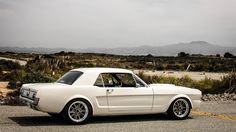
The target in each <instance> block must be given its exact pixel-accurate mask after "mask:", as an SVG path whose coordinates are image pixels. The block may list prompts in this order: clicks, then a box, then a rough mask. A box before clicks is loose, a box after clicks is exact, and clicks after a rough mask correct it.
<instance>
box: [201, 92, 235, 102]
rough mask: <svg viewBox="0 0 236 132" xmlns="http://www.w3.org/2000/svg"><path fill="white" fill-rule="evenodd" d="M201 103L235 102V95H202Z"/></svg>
mask: <svg viewBox="0 0 236 132" xmlns="http://www.w3.org/2000/svg"><path fill="white" fill-rule="evenodd" d="M202 101H236V94H235V93H232V94H229V93H223V94H204V95H202Z"/></svg>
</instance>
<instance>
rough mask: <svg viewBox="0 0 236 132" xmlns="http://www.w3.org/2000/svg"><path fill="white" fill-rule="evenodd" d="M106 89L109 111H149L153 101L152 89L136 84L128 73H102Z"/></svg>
mask: <svg viewBox="0 0 236 132" xmlns="http://www.w3.org/2000/svg"><path fill="white" fill-rule="evenodd" d="M102 78H103V81H104V86H105V89H106V91H107V98H108V108H109V111H110V112H115V111H117V112H125V111H149V110H151V108H152V103H153V90H152V89H151V88H150V87H146V86H144V85H138V87H137V83H136V81H135V79H134V78H133V75H132V74H130V73H106V74H102Z"/></svg>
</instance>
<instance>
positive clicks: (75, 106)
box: [62, 99, 92, 125]
mask: <svg viewBox="0 0 236 132" xmlns="http://www.w3.org/2000/svg"><path fill="white" fill-rule="evenodd" d="M62 115H63V117H64V118H65V119H66V120H67V121H69V123H72V124H78V125H80V124H84V123H86V122H87V121H88V119H89V118H90V117H91V115H92V107H91V105H90V103H89V102H88V101H86V100H84V99H74V100H71V101H70V102H69V103H67V105H66V106H65V108H64V110H63V111H62Z"/></svg>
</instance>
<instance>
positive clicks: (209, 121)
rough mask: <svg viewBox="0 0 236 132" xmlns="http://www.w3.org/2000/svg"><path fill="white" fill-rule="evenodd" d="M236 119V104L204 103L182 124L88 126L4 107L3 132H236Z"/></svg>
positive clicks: (124, 119)
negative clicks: (69, 123) (70, 123)
mask: <svg viewBox="0 0 236 132" xmlns="http://www.w3.org/2000/svg"><path fill="white" fill-rule="evenodd" d="M199 111H200V112H199ZM209 113H210V114H209ZM224 117H229V118H224ZM235 117H236V101H234V102H233V101H231V102H204V103H203V104H202V106H201V109H199V110H198V111H197V112H196V111H195V112H192V113H191V115H190V117H189V118H188V119H187V120H181V121H173V120H170V119H169V118H168V117H167V116H166V115H165V114H156V115H139V116H117V117H94V118H92V119H91V120H90V121H89V123H88V124H86V125H68V124H66V123H65V122H64V121H62V120H61V119H55V118H52V117H50V116H48V115H47V114H45V113H41V112H37V111H34V110H31V109H29V108H28V107H25V106H0V132H11V131H14V132H15V131H16V132H28V131H30V132H41V131H45V132H47V131H53V132H61V131H67V132H75V131H76V132H78V131H79V132H84V131H85V132H116V131H117V132H146V131H147V132H158V131H161V132H162V131H164V132H169V131H181V132H190V131H204V132H206V131H207V132H236V118H235Z"/></svg>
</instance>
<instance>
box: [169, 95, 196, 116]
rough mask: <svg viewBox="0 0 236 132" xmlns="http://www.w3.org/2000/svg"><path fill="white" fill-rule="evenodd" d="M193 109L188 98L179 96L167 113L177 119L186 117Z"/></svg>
mask: <svg viewBox="0 0 236 132" xmlns="http://www.w3.org/2000/svg"><path fill="white" fill-rule="evenodd" d="M190 111H191V104H190V102H189V100H188V99H186V98H178V99H176V100H174V101H173V102H172V103H171V105H170V107H169V109H168V111H167V113H168V115H169V117H171V118H172V119H175V120H183V119H186V118H187V117H188V115H189V113H190Z"/></svg>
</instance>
